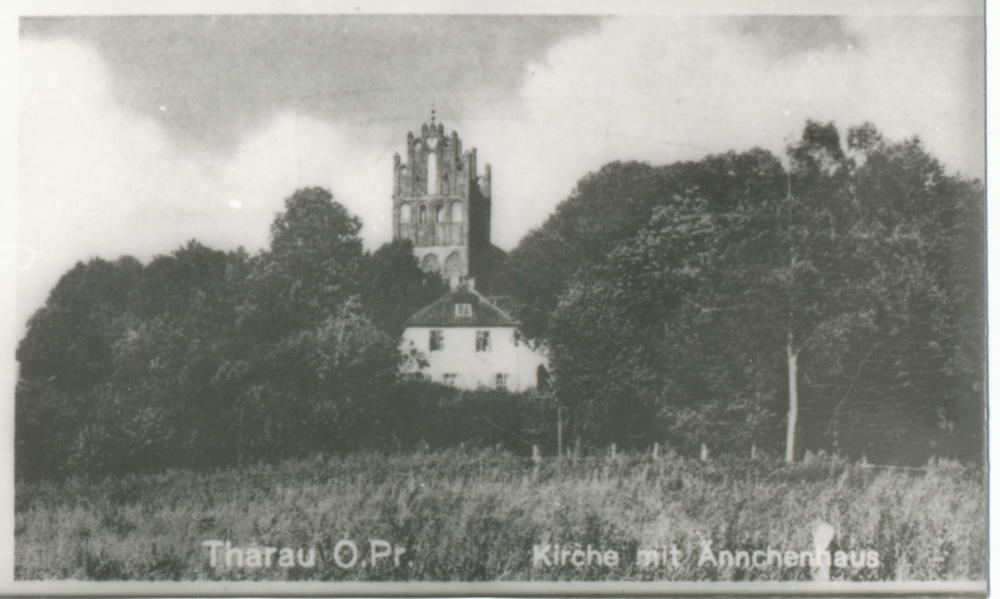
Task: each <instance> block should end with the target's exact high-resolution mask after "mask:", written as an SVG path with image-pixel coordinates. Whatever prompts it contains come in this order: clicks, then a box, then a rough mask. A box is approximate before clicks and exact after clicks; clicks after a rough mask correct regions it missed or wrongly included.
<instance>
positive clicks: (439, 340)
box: [430, 331, 444, 351]
mask: <svg viewBox="0 0 1000 599" xmlns="http://www.w3.org/2000/svg"><path fill="white" fill-rule="evenodd" d="M430 348H431V351H441V350H443V349H444V331H431V342H430Z"/></svg>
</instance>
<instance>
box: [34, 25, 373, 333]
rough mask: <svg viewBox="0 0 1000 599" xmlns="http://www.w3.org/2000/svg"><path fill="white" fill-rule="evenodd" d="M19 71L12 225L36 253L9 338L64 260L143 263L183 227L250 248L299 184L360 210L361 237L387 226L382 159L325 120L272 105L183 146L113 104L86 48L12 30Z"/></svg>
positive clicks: (174, 242)
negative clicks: (254, 118) (264, 116)
mask: <svg viewBox="0 0 1000 599" xmlns="http://www.w3.org/2000/svg"><path fill="white" fill-rule="evenodd" d="M20 77H21V80H20V98H19V99H20V109H19V110H20V114H19V127H20V131H19V185H18V187H19V189H18V232H17V234H18V243H19V244H20V245H22V246H26V247H28V248H31V249H32V250H34V251H35V253H36V255H35V259H34V261H33V262H32V264H31V267H30V268H28V269H25V270H21V271H18V272H17V279H16V281H17V286H18V315H17V320H18V326H19V327H22V328H21V330H19V331H18V336H20V335H21V334H22V333H23V326H24V323H25V321H26V320H27V318H28V317H29V316H30V315H31V314H32V313H33V312H34V311H35V310H36V309H37V308H38V307H39V306H40V305H42V304H43V303H44V301H45V298H46V297H47V295H48V292H49V290H51V288H52V287H53V286H54V285H55V283H56V281H58V279H59V277H60V276H61V275H62V274H63V273H64V272H66V271H67V270H68V269H69V268H71V267H72V265H73V264H74V263H75V262H77V261H78V260H88V259H89V258H91V257H94V256H100V257H102V258H106V259H114V258H117V257H118V256H120V255H123V254H129V255H132V256H135V257H137V258H139V259H141V260H144V261H145V260H148V259H150V258H151V257H152V256H154V255H156V254H162V253H169V252H171V251H173V250H174V249H176V248H178V247H179V246H181V245H182V244H184V243H185V242H186V241H187V240H188V239H191V238H195V239H198V240H199V241H201V242H202V243H204V244H206V245H209V246H211V247H215V248H219V249H233V248H235V247H237V246H240V245H243V246H245V247H246V248H247V249H248V250H249V251H251V252H253V251H256V250H258V249H260V248H262V247H264V246H265V245H266V244H267V241H268V233H269V226H270V223H271V221H272V220H273V218H274V214H275V213H276V212H279V211H281V210H283V201H284V199H285V198H286V197H288V196H289V195H291V194H292V193H293V192H294V191H295V189H297V188H300V187H306V186H309V187H311V186H322V187H326V188H328V189H330V188H332V191H333V193H334V195H335V197H336V199H337V200H338V201H340V202H341V203H343V204H344V205H345V206H347V208H348V210H350V211H351V212H352V213H354V214H356V215H358V216H360V217H361V218H362V219H363V221H364V223H365V227H364V229H363V236H364V237H365V239H366V241H367V242H368V244H369V245H370V246H371V245H375V244H378V243H381V242H382V241H385V240H386V239H387V238H389V237H391V233H390V229H389V227H388V226H387V225H386V222H387V219H388V215H387V214H384V212H386V211H385V210H384V209H383V208H384V206H385V205H386V203H387V202H389V197H390V194H391V166H387V165H390V164H391V161H390V160H389V159H388V157H387V156H381V155H379V154H378V152H377V151H373V150H369V149H368V148H364V147H362V148H358V147H356V146H355V145H354V144H352V143H351V142H349V141H347V140H348V136H347V135H346V134H343V133H342V132H341V131H340V130H338V128H337V127H335V126H334V125H331V124H329V123H323V122H319V121H316V120H314V119H310V118H300V117H298V116H296V115H295V114H291V113H284V114H280V115H277V116H276V117H275V118H274V119H273V120H271V121H270V122H269V123H267V124H266V125H265V126H264V127H263V128H261V129H260V130H257V131H253V132H250V133H249V134H248V135H247V136H246V137H245V138H244V139H243V141H242V143H241V144H240V145H239V147H238V148H237V149H236V150H235V152H233V153H232V154H228V155H218V154H213V153H210V152H208V151H202V152H193V151H191V150H190V149H187V150H182V149H180V148H178V147H177V146H176V145H175V144H174V143H173V142H172V140H171V139H169V138H168V136H167V135H166V133H165V132H164V130H163V129H162V127H161V126H160V125H159V124H158V123H156V122H155V121H153V120H151V119H149V118H147V117H144V116H141V115H138V114H136V113H134V112H131V111H129V110H127V109H125V108H123V107H122V106H121V105H120V104H119V103H118V102H116V100H115V98H114V97H113V95H112V93H111V88H110V83H109V75H108V72H107V70H106V67H105V65H104V64H103V63H102V60H101V58H100V56H99V54H98V53H97V52H96V51H94V50H93V49H91V48H89V47H87V46H84V45H81V44H79V43H75V42H71V41H66V40H55V41H34V40H23V41H22V42H21V44H20ZM235 205H240V206H242V208H241V209H239V210H234V209H233V206H235Z"/></svg>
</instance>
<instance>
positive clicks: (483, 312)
mask: <svg viewBox="0 0 1000 599" xmlns="http://www.w3.org/2000/svg"><path fill="white" fill-rule="evenodd" d="M455 304H471V305H472V316H457V315H456V313H455ZM512 308H513V306H512V305H511V303H510V302H509V301H507V298H488V297H485V296H483V295H481V294H480V293H479V292H478V291H476V290H475V289H473V288H472V287H470V286H469V285H468V283H463V284H461V285H459V286H458V287H456V288H455V289H453V290H451V291H450V292H449V293H447V294H445V295H443V296H441V297H440V298H439V299H438V300H437V301H435V302H434V303H432V304H430V305H429V306H427V307H426V308H424V309H423V310H420V311H419V312H417V313H416V314H414V315H413V316H412V317H410V320H409V321H408V322H407V323H406V325H407V326H410V327H516V326H518V325H519V324H520V323H519V322H518V321H517V318H516V317H515V316H514V313H513V311H512Z"/></svg>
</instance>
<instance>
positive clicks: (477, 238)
mask: <svg viewBox="0 0 1000 599" xmlns="http://www.w3.org/2000/svg"><path fill="white" fill-rule="evenodd" d="M392 162H393V186H392V220H393V239H409V240H411V241H412V242H413V252H414V254H415V255H416V256H417V259H418V260H419V261H420V267H421V268H423V269H424V270H425V271H434V272H438V273H440V274H441V276H442V277H443V278H444V279H446V280H448V281H449V282H450V283H451V284H452V286H455V285H456V284H458V283H459V282H462V281H465V280H467V279H469V278H474V277H477V276H479V277H480V278H482V277H485V276H486V275H488V274H489V273H488V272H487V271H488V270H489V265H490V259H491V251H492V244H491V242H490V212H491V200H490V165H489V164H486V165H485V168H484V170H483V174H482V175H481V176H480V175H479V174H478V172H477V170H476V149H475V148H472V149H471V150H469V151H468V152H465V153H463V152H462V142H461V140H459V138H458V133H456V132H454V131H452V133H451V136H450V137H446V136H445V134H444V125H442V124H440V123H435V117H434V111H433V110H432V111H431V122H430V125H428V124H426V123H425V124H424V125H423V126H422V127H421V129H420V135H419V137H414V135H413V133H409V134H407V136H406V164H403V163H402V162H401V160H400V157H399V154H398V153H397V154H396V155H395V156H393V160H392Z"/></svg>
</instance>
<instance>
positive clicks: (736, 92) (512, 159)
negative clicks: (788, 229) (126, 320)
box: [17, 18, 983, 323]
mask: <svg viewBox="0 0 1000 599" xmlns="http://www.w3.org/2000/svg"><path fill="white" fill-rule="evenodd" d="M849 26H850V27H852V28H855V29H857V30H858V31H859V32H860V35H859V37H860V39H862V40H863V42H864V43H863V44H861V46H860V47H858V48H855V49H853V50H851V51H843V52H834V51H831V50H825V51H812V52H804V53H800V54H797V55H794V56H790V57H786V58H778V59H775V58H770V57H768V56H766V55H765V53H763V52H759V51H758V50H757V49H756V48H755V46H753V45H752V43H751V41H750V40H749V39H747V38H743V37H740V36H739V35H737V34H736V32H735V30H734V29H733V28H732V27H731V26H729V25H727V24H725V23H724V22H723V21H720V20H717V19H716V20H713V19H708V18H682V19H674V18H645V19H636V18H622V19H612V20H608V21H606V22H605V23H604V25H603V26H602V28H601V29H600V30H599V31H598V32H596V33H592V34H587V35H582V36H577V37H573V38H568V39H566V40H564V41H563V42H561V43H559V44H557V45H556V46H554V47H553V48H552V49H551V50H550V51H549V53H548V54H547V55H546V57H545V58H544V59H543V60H541V61H539V62H538V63H535V64H530V65H529V66H528V67H527V72H526V73H525V82H524V84H523V85H522V87H521V88H520V89H519V90H512V94H511V96H510V97H508V98H502V97H501V98H497V99H496V100H495V101H493V102H488V103H487V102H484V103H483V104H482V106H480V107H479V109H478V112H479V114H478V115H476V114H467V115H455V116H456V117H465V120H464V121H463V120H462V119H461V118H459V119H458V120H457V122H448V123H446V125H447V127H448V128H449V130H450V129H451V128H453V127H454V128H455V129H457V130H458V131H459V134H460V135H461V136H462V138H463V141H464V144H465V146H466V147H472V146H475V147H477V148H478V150H479V162H480V165H482V163H484V162H490V163H491V164H492V165H493V192H494V193H493V197H494V205H493V239H494V243H496V244H498V245H500V246H501V247H505V248H510V247H513V246H514V245H516V243H517V241H518V240H519V239H520V238H521V237H522V236H523V235H524V234H525V233H526V232H527V230H528V229H529V228H531V227H535V226H538V225H540V224H541V223H542V222H543V221H544V219H545V218H546V216H547V215H548V214H550V213H551V211H552V209H553V208H554V207H555V205H556V204H557V203H558V202H559V201H561V200H563V199H564V198H566V197H567V196H568V195H569V193H570V192H571V190H572V189H573V186H574V185H575V183H576V182H577V181H578V180H579V179H580V178H581V177H582V176H583V175H585V174H586V173H587V172H588V171H596V170H597V169H599V168H600V166H601V165H602V164H604V163H606V162H608V161H611V160H631V159H637V160H645V161H649V162H651V163H653V164H666V163H670V162H674V161H677V160H695V159H699V158H701V157H702V156H704V155H705V154H706V153H709V152H721V151H727V150H729V149H735V150H738V151H742V150H747V149H749V148H751V147H753V146H761V147H764V148H766V149H769V150H771V151H772V152H774V153H776V154H779V155H780V154H781V152H782V149H783V148H784V146H785V145H786V144H787V143H788V142H789V141H792V140H794V139H795V138H797V137H798V135H799V134H800V132H801V130H802V127H803V125H804V123H805V120H806V119H809V118H812V119H817V120H821V121H828V120H834V121H836V122H837V124H838V125H839V126H840V127H841V129H842V130H843V129H844V128H846V127H847V126H850V125H856V124H860V123H861V122H864V121H872V122H874V123H875V124H876V126H877V127H879V128H880V129H881V130H882V131H883V132H884V133H885V134H886V135H887V136H889V137H891V138H894V139H900V138H903V137H908V136H911V135H914V134H919V135H920V136H921V137H922V138H923V139H924V141H925V143H926V144H927V146H928V147H929V148H930V149H931V151H932V152H933V153H934V154H936V155H937V156H938V157H939V158H941V159H942V160H943V161H944V162H945V164H946V165H947V166H948V167H949V168H951V169H954V170H961V171H963V172H967V173H971V174H973V175H977V176H978V175H980V174H981V172H982V168H981V162H982V140H983V130H982V125H981V122H980V119H981V113H977V112H976V108H977V107H979V106H981V104H979V101H978V98H976V94H981V83H980V82H979V80H978V78H980V77H981V72H980V71H977V70H976V64H975V62H974V61H973V60H971V59H972V57H973V55H972V53H973V52H974V51H975V44H972V43H970V42H969V41H968V40H967V39H966V37H964V36H966V35H967V34H968V31H969V28H967V24H964V23H961V22H958V21H944V20H940V19H931V18H928V19H895V20H893V19H872V20H856V21H851V22H849ZM20 62H21V65H20V66H21V81H20V88H19V89H20V101H21V104H20V122H19V126H20V141H19V149H20V163H19V177H20V180H19V197H18V208H19V214H18V243H20V244H22V245H24V246H28V247H30V248H32V249H33V250H35V252H36V255H35V259H34V261H33V262H32V265H31V267H30V268H28V269H26V270H22V271H18V274H17V283H18V321H19V322H20V323H23V322H24V321H25V319H26V318H27V317H28V316H30V314H31V312H33V311H34V310H35V309H36V308H37V307H38V306H39V305H41V303H42V302H43V301H44V299H45V297H46V295H47V293H48V291H49V290H50V289H51V288H52V286H53V285H54V284H55V282H56V281H57V280H58V278H59V276H60V275H61V274H62V273H64V272H65V271H66V270H67V269H68V268H70V267H71V266H72V265H73V263H74V262H76V261H77V260H86V259H88V258H89V257H92V256H95V255H99V256H101V257H104V258H111V259H113V258H115V257H117V256H118V255H120V254H131V255H133V256H136V257H138V258H140V259H143V260H148V259H149V258H150V257H152V256H153V255H154V254H157V253H167V252H170V251H172V250H174V249H176V248H177V247H179V246H180V245H182V244H183V243H184V242H186V241H187V240H188V239H191V238H196V239H198V240H199V241H201V242H203V243H205V244H207V245H209V246H212V247H217V248H220V249H232V248H235V247H237V246H239V245H243V246H245V247H247V249H248V250H250V251H251V252H253V251H255V250H257V249H259V248H261V247H264V246H265V245H266V243H267V239H268V228H269V225H270V223H271V221H272V219H273V216H274V213H275V212H278V211H281V210H282V209H283V200H284V198H286V197H288V196H289V195H290V194H291V193H292V192H293V191H294V190H295V189H297V188H299V187H305V186H322V187H326V188H329V189H332V191H333V193H334V195H335V197H336V199H337V200H338V201H340V202H341V203H343V204H344V205H345V206H346V207H347V208H348V209H349V210H350V211H351V212H352V213H353V214H355V215H358V216H359V217H361V219H362V221H363V223H364V228H363V230H362V236H363V237H364V238H365V241H366V243H367V245H368V247H370V248H373V247H376V246H377V245H378V244H380V243H382V242H384V241H387V240H388V239H389V238H390V237H391V231H390V227H389V217H390V206H391V203H390V199H389V198H390V196H391V191H392V190H391V168H392V167H391V153H392V151H393V150H400V151H401V150H402V149H403V144H404V140H405V136H406V132H407V131H408V130H417V129H418V127H419V123H412V124H410V125H406V124H402V125H400V127H399V131H398V134H397V135H398V137H397V138H396V139H398V144H396V147H395V148H383V147H380V145H379V143H378V142H377V141H371V140H380V139H382V138H383V137H382V135H381V133H382V131H381V130H380V131H379V132H378V135H371V136H369V137H367V138H366V136H365V133H366V131H365V130H364V128H363V127H361V126H357V125H347V124H337V123H330V122H324V121H320V120H318V119H315V118H310V117H306V116H301V115H298V114H296V113H294V112H292V111H289V110H286V111H285V112H280V113H278V114H276V115H275V116H274V117H273V118H272V119H271V120H269V121H267V122H266V123H265V124H264V125H262V126H261V127H260V128H258V129H256V130H253V131H248V132H247V133H246V134H245V136H244V138H243V139H242V142H241V143H240V144H239V145H238V147H237V148H236V149H235V150H234V151H232V152H231V153H228V154H220V153H215V152H213V151H209V150H202V151H193V150H191V149H190V148H186V149H182V148H180V147H178V146H177V145H176V144H175V143H174V142H173V141H172V139H171V138H169V137H168V136H167V134H166V133H165V131H164V130H163V129H162V127H161V126H160V125H159V124H158V123H157V122H156V121H154V120H152V119H151V118H149V117H146V116H142V115H139V114H137V113H135V112H132V111H130V110H128V109H126V108H124V107H123V106H122V105H121V104H120V103H118V102H117V101H116V100H115V98H114V96H113V95H112V93H111V87H110V81H109V74H108V72H107V71H106V67H105V65H104V63H103V62H102V60H101V58H100V55H99V54H98V53H97V52H96V51H95V50H93V49H92V48H89V47H87V46H85V45H82V44H79V43H75V42H71V41H65V40H53V41H35V40H30V39H26V40H22V41H21V43H20ZM447 92H448V90H442V94H446V93H447ZM166 108H168V109H169V107H166ZM375 116H378V115H375ZM378 126H380V125H375V126H374V127H378ZM381 126H385V125H381ZM368 133H371V131H370V130H369V131H368ZM236 206H240V208H239V209H236V208H235V207H236Z"/></svg>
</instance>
